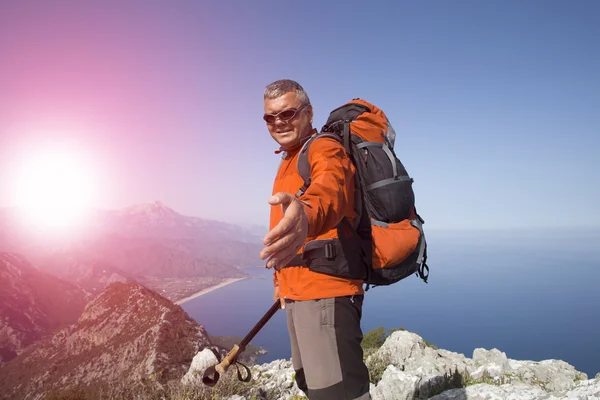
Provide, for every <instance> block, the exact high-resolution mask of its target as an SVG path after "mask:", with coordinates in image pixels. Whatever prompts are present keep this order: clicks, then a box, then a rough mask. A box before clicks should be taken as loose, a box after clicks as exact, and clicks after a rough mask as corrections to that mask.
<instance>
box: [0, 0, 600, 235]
mask: <svg viewBox="0 0 600 400" xmlns="http://www.w3.org/2000/svg"><path fill="white" fill-rule="evenodd" d="M49 3H50V2H42V1H40V2H31V1H22V2H21V1H19V2H8V1H4V2H2V3H0V54H2V55H3V56H2V58H3V62H2V63H0V89H2V90H0V206H10V205H12V204H11V200H10V199H11V193H10V188H9V185H8V184H7V182H8V181H9V180H10V175H11V167H10V165H11V164H10V160H11V157H14V154H16V153H15V152H14V150H15V149H17V148H23V146H25V148H26V147H27V145H24V143H25V144H26V143H35V142H40V140H41V139H44V140H64V141H67V142H68V141H74V142H77V143H78V145H80V146H82V147H84V148H85V149H86V154H89V157H90V162H91V163H94V165H96V169H97V170H98V171H99V172H98V176H99V178H98V193H99V195H98V197H97V199H96V202H95V205H97V206H101V207H108V208H116V207H123V206H126V205H129V204H132V203H139V202H146V201H154V200H160V201H162V202H163V203H165V204H167V205H169V206H171V207H173V208H174V209H175V210H177V211H179V212H181V213H184V214H187V215H194V216H200V217H204V218H210V219H217V220H222V221H228V222H236V223H242V224H261V225H266V224H267V221H268V213H269V206H268V204H267V202H266V201H267V199H268V197H269V195H270V193H271V187H272V180H273V178H274V176H275V172H276V168H277V165H278V163H279V156H277V155H275V154H273V150H274V149H275V148H276V144H275V143H274V142H273V141H272V139H271V138H270V136H269V134H268V132H267V130H266V127H265V125H264V122H263V121H262V119H261V116H262V113H263V103H262V93H263V89H264V87H265V86H266V85H267V84H268V83H270V82H271V81H274V80H276V79H280V78H291V79H295V80H297V81H298V82H300V84H302V85H303V86H304V88H305V89H306V90H307V92H308V94H309V96H310V98H311V101H312V103H313V106H314V108H315V126H316V127H318V128H320V127H321V126H322V125H323V124H324V122H325V120H326V118H327V115H328V113H329V111H330V110H332V109H333V108H336V107H337V106H339V105H341V104H342V103H344V102H346V101H348V100H350V99H352V98H354V97H362V98H365V99H367V100H369V101H371V102H373V103H375V104H377V105H378V106H380V107H381V108H382V109H383V110H384V111H385V112H386V113H387V114H388V116H389V118H390V120H391V122H392V124H393V125H394V127H395V130H396V132H397V134H398V137H397V141H396V146H395V147H396V152H397V153H398V155H399V156H400V158H401V160H402V161H403V163H404V164H405V166H406V168H407V170H408V171H409V173H410V174H411V175H412V176H413V177H414V179H415V184H414V189H415V192H416V196H417V207H418V209H419V212H420V214H422V216H423V217H424V219H425V220H426V227H428V228H429V229H444V230H445V229H506V228H508V229H510V228H546V227H559V228H560V227H567V226H585V227H593V228H597V227H600V212H599V206H598V202H599V197H600V185H599V182H600V179H599V178H598V176H597V174H598V171H600V161H599V155H600V112H598V110H599V109H600V72H599V71H600V46H598V42H599V40H600V24H598V20H599V17H600V3H598V2H596V1H575V2H567V1H562V2H559V1H527V2H524V1H487V2H481V1H453V2H441V1H438V2H404V1H387V2H386V1H372V2H369V3H367V2H352V1H344V2H334V1H324V2H320V1H303V2H281V1H257V2H247V1H220V2H194V1H178V2H164V1H144V2H137V3H135V4H134V3H133V2H131V3H128V4H126V5H124V4H122V2H116V1H113V2H95V3H91V2H85V4H83V2H64V1H57V2H52V4H51V5H50V4H49ZM19 146H21V147H19Z"/></svg>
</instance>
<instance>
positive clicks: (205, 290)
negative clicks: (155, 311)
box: [175, 278, 247, 304]
mask: <svg viewBox="0 0 600 400" xmlns="http://www.w3.org/2000/svg"><path fill="white" fill-rule="evenodd" d="M243 279H247V278H231V279H226V280H224V281H223V282H221V283H219V284H218V285H216V286H211V287H209V288H206V289H204V290H201V291H199V292H198V293H194V294H193V295H191V296H188V297H184V298H183V299H181V300H177V301H176V302H175V304H182V303H185V302H186V301H188V300H191V299H195V298H196V297H198V296H202V295H203V294H206V293H210V292H212V291H213V290H217V289H219V288H222V287H223V286H227V285H229V284H232V283H234V282H237V281H241V280H243Z"/></svg>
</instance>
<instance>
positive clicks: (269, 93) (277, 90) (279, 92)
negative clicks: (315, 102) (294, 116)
mask: <svg viewBox="0 0 600 400" xmlns="http://www.w3.org/2000/svg"><path fill="white" fill-rule="evenodd" d="M288 92H296V94H297V95H298V98H299V99H300V101H301V102H302V105H308V104H310V99H309V98H308V94H306V91H305V90H304V88H302V86H300V84H299V83H298V82H296V81H293V80H291V79H280V80H277V81H275V82H273V83H270V84H269V85H267V87H266V88H265V95H264V98H265V99H276V98H278V97H280V96H283V95H284V94H286V93H288Z"/></svg>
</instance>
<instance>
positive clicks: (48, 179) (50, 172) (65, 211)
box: [12, 145, 95, 230]
mask: <svg viewBox="0 0 600 400" xmlns="http://www.w3.org/2000/svg"><path fill="white" fill-rule="evenodd" d="M15 167H16V168H15V171H14V172H15V173H14V174H13V190H12V192H13V199H14V203H15V205H16V207H17V209H18V210H19V216H20V219H21V220H22V222H24V223H25V224H27V225H29V226H33V227H35V228H39V229H52V230H57V229H63V228H72V227H77V226H80V225H81V224H83V223H85V220H86V218H87V217H88V214H89V206H90V205H91V202H92V201H93V200H94V196H95V193H94V190H93V189H94V187H95V184H94V179H93V175H92V173H91V170H90V168H89V165H88V162H86V159H85V158H84V157H83V156H82V154H81V153H80V152H78V151H77V150H76V149H73V148H69V147H67V146H58V145H54V146H44V147H43V148H39V149H36V150H35V151H31V150H30V151H27V152H25V153H23V154H22V155H21V156H20V157H19V159H18V163H17V165H16V166H15Z"/></svg>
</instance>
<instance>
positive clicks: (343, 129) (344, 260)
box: [296, 98, 429, 290]
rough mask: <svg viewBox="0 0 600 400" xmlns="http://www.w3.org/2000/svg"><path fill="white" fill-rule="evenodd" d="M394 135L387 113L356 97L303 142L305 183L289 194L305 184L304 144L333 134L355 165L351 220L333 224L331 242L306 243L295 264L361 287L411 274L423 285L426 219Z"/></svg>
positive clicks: (304, 156) (301, 159)
mask: <svg viewBox="0 0 600 400" xmlns="http://www.w3.org/2000/svg"><path fill="white" fill-rule="evenodd" d="M395 136H396V133H395V131H394V129H393V127H392V125H391V123H390V122H389V120H388V118H387V116H386V114H385V113H384V112H383V111H382V110H381V109H379V108H378V107H377V106H375V105H374V104H371V103H369V102H367V101H365V100H362V99H358V98H357V99H353V100H351V101H349V102H347V103H346V104H344V105H342V106H340V107H338V108H336V109H335V110H333V111H331V113H330V114H329V118H328V119H327V122H326V123H325V125H324V126H323V128H322V129H321V132H318V133H315V134H314V135H313V136H311V137H310V138H309V139H308V140H307V141H306V142H305V143H304V145H303V147H302V149H301V150H300V154H299V156H298V164H297V168H298V173H299V174H300V176H301V177H302V179H303V181H304V184H303V185H302V187H301V188H300V189H299V190H298V193H297V194H296V197H301V196H302V194H303V193H304V192H305V191H306V190H307V189H308V187H309V186H310V166H309V163H308V149H309V148H310V145H311V143H312V142H314V141H315V140H318V139H319V138H332V139H335V140H337V141H339V142H340V143H342V144H343V145H344V148H345V149H346V152H347V153H348V154H349V156H350V159H351V161H352V162H353V164H354V166H355V168H356V173H355V177H354V179H355V184H356V185H355V187H356V190H355V211H356V213H357V216H358V217H357V218H356V220H355V223H354V224H352V223H350V222H349V221H348V220H347V219H346V218H344V219H343V220H342V221H341V222H340V223H339V224H338V226H337V229H338V238H337V239H325V240H314V241H309V242H308V243H307V244H306V245H305V248H304V251H303V253H302V254H301V255H300V257H299V259H298V260H296V261H301V262H304V263H307V264H308V266H309V268H311V269H312V270H314V271H316V272H322V273H327V274H330V275H334V276H340V277H346V278H360V279H362V280H364V281H365V283H366V284H367V290H368V288H369V285H374V286H378V285H390V284H393V283H396V282H398V281H400V280H402V279H404V278H406V277H408V276H410V275H412V274H413V273H414V274H417V275H418V276H419V277H420V278H421V279H422V280H423V281H424V282H425V283H427V279H428V277H429V267H428V266H427V264H426V260H427V242H426V240H425V234H424V231H423V224H424V223H425V221H424V220H423V219H422V218H421V217H420V216H419V214H417V210H416V207H415V195H414V192H413V188H412V183H413V179H412V178H411V177H410V176H409V175H408V173H407V171H406V169H405V168H404V166H403V165H402V163H401V162H400V160H399V159H398V157H397V156H396V154H395V152H394V141H395ZM298 264H299V263H296V265H298ZM425 271H427V274H425Z"/></svg>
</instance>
